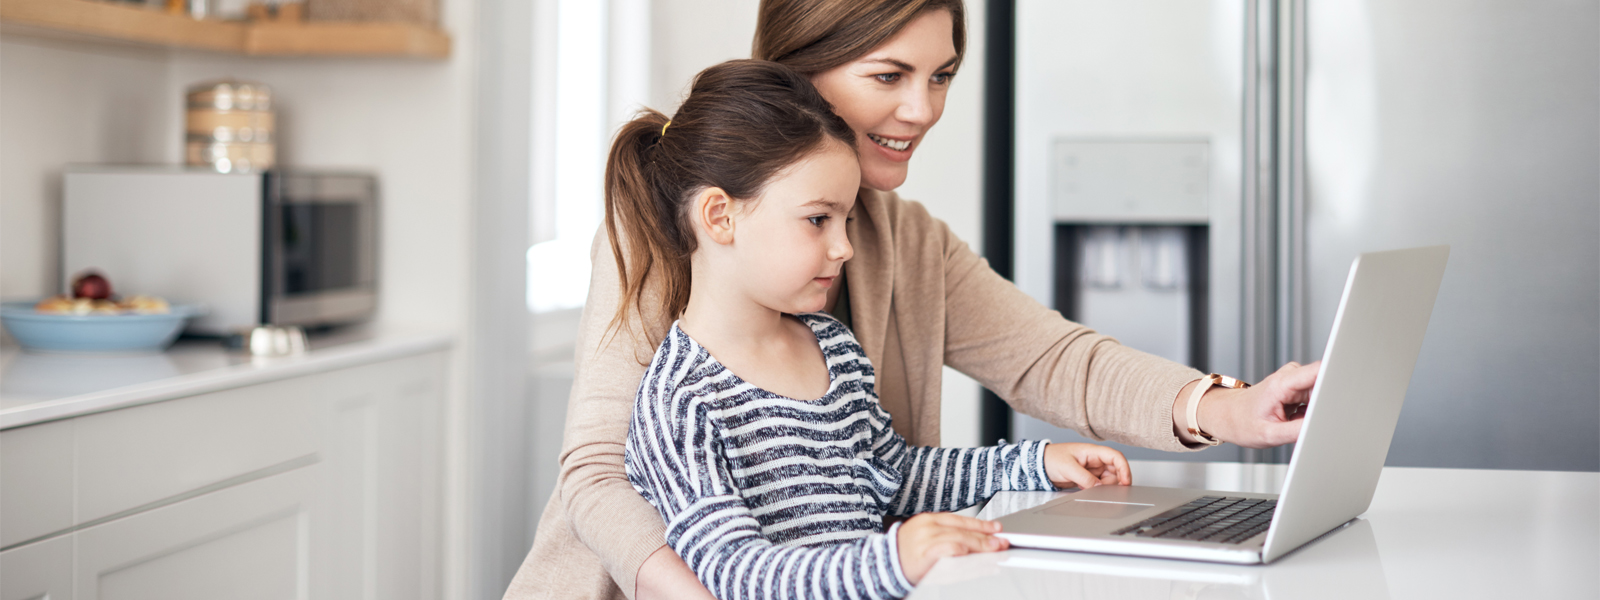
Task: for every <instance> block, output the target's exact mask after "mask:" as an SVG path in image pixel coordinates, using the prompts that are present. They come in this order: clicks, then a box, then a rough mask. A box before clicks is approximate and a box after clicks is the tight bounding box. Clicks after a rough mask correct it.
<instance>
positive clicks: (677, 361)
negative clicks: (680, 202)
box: [623, 313, 1055, 600]
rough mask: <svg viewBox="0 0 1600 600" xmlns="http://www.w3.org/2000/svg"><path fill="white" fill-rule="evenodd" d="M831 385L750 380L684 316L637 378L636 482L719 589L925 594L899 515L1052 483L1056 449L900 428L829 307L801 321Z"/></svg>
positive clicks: (768, 593) (675, 543)
mask: <svg viewBox="0 0 1600 600" xmlns="http://www.w3.org/2000/svg"><path fill="white" fill-rule="evenodd" d="M799 318H800V319H801V320H802V321H804V322H805V324H806V325H808V326H810V328H811V331H812V332H813V333H814V334H815V335H816V337H817V343H818V345H819V346H821V348H822V354H823V356H824V357H825V359H826V361H827V364H828V379H829V384H828V392H827V393H826V394H824V395H823V396H822V397H821V398H819V399H816V400H795V399H792V398H786V397H784V396H779V395H777V394H774V393H772V392H768V391H766V390H763V389H761V388H758V387H755V386H753V385H750V384H749V383H747V382H745V381H744V380H742V379H740V378H739V376H737V375H735V374H733V372H732V371H729V370H728V369H727V368H726V367H724V366H722V364H721V363H719V362H717V359H715V358H713V357H712V356H711V354H710V353H709V352H707V351H706V349H705V348H703V347H701V346H700V345H699V344H698V343H696V342H695V341H694V340H693V339H692V338H690V337H689V336H688V335H687V334H685V333H684V332H683V330H682V329H679V328H678V326H677V324H673V327H672V331H670V332H669V333H668V334H667V337H666V339H665V340H663V341H662V342H661V347H660V348H659V349H657V350H656V354H655V357H654V358H653V359H652V360H651V364H650V366H649V368H648V369H647V370H646V371H645V375H644V379H643V380H641V381H640V383H639V393H638V398H637V401H636V404H635V405H634V412H633V421H632V422H631V423H630V424H629V428H628V443H627V449H626V453H625V456H624V461H623V462H624V464H625V465H626V467H627V471H628V480H629V481H630V482H632V484H633V487H634V489H636V490H638V491H639V493H640V494H641V495H643V496H644V498H645V499H646V500H649V501H650V503H651V504H653V505H655V507H656V509H658V510H659V511H660V512H661V516H662V518H663V519H664V520H665V521H666V525H667V535H666V537H667V543H668V544H670V545H671V546H672V549H673V550H675V551H677V553H678V556H680V557H682V558H683V560H684V561H685V562H687V563H688V565H689V567H690V568H691V569H693V570H694V572H695V574H696V575H697V576H698V577H699V579H700V581H701V582H702V583H704V584H705V585H706V587H707V589H709V590H710V591H711V593H712V594H714V595H716V596H717V597H718V598H722V599H724V600H728V599H732V598H874V599H876V598H893V597H899V596H904V595H905V594H907V593H908V592H910V590H911V583H910V582H909V581H907V580H906V577H905V573H904V572H903V571H901V569H900V559H899V556H898V554H897V549H896V544H895V533H896V532H897V530H898V527H899V525H898V524H896V525H895V526H894V527H891V528H890V529H889V531H887V532H883V517H884V516H885V515H895V516H910V515H913V514H916V513H920V512H929V511H952V510H959V509H961V508H965V507H967V506H971V505H974V504H977V503H978V502H980V501H983V500H985V499H987V498H988V497H989V496H991V495H993V494H994V493H995V492H998V491H1005V490H1053V489H1055V486H1054V485H1053V484H1051V483H1050V479H1049V476H1048V475H1047V474H1046V473H1045V466H1044V449H1045V445H1046V444H1045V443H1044V442H1022V443H1020V444H1006V445H1001V446H995V447H988V448H932V447H910V446H907V445H906V442H905V439H904V438H902V437H900V435H899V434H896V433H895V432H894V430H893V429H892V428H891V427H890V426H889V415H888V413H886V412H884V410H883V408H882V407H880V406H879V405H878V397H877V394H876V392H875V391H874V390H873V372H872V364H871V363H870V362H868V361H867V358H866V356H865V354H864V353H863V352H862V350H861V347H860V346H859V345H858V344H857V343H856V340H855V336H853V335H851V333H850V331H849V330H848V329H846V328H845V327H844V325H842V324H840V323H839V322H838V321H837V320H834V319H833V317H830V316H828V315H826V314H823V313H814V314H808V315H800V316H799Z"/></svg>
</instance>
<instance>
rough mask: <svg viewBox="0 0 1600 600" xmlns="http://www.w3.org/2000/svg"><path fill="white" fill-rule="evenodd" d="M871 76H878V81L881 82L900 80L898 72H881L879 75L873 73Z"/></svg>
mask: <svg viewBox="0 0 1600 600" xmlns="http://www.w3.org/2000/svg"><path fill="white" fill-rule="evenodd" d="M873 77H876V78H878V81H880V82H883V83H894V82H896V81H900V74H899V73H883V74H881V75H873Z"/></svg>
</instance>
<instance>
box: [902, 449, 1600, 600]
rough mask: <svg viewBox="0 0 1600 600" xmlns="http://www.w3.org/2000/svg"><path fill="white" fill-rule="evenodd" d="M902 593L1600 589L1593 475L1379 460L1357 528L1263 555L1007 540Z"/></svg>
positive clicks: (1183, 470) (1276, 471)
mask: <svg viewBox="0 0 1600 600" xmlns="http://www.w3.org/2000/svg"><path fill="white" fill-rule="evenodd" d="M1284 468H1285V467H1283V466H1282V465H1248V466H1247V465H1238V464H1230V463H1210V464H1206V463H1176V462H1160V461H1135V462H1134V463H1133V472H1134V476H1135V481H1136V482H1138V483H1140V484H1142V485H1158V486H1170V487H1198V488H1203V489H1214V490H1219V491H1252V492H1270V493H1275V492H1277V491H1278V490H1279V488H1280V487H1281V482H1282V473H1283V471H1284ZM1067 493H1069V492H1030V493H1020V494H1001V495H997V496H996V498H995V500H993V501H991V502H990V504H989V505H988V506H985V507H984V510H983V512H982V513H980V515H979V516H981V517H983V518H995V517H998V516H1000V515H1003V514H1007V513H1010V512H1015V511H1017V510H1022V509H1024V508H1029V507H1032V506H1037V505H1038V504H1042V503H1043V502H1046V501H1048V500H1049V499H1051V498H1053V497H1057V496H1059V495H1062V494H1067ZM910 598H912V599H914V600H933V599H945V598H981V599H983V600H1006V599H1011V598H1028V599H1034V598H1051V599H1056V598H1061V599H1066V598H1108V599H1115V598H1128V599H1145V598H1149V599H1157V598H1159V599H1160V600H1168V599H1171V598H1263V599H1268V600H1283V599H1297V598H1362V599H1377V600H1382V599H1397V600H1398V599H1410V598H1453V599H1465V598H1600V473H1568V472H1551V471H1489V470H1472V469H1416V468H1401V467H1388V468H1385V469H1384V471H1383V475H1382V477H1381V478H1380V479H1379V481H1378V489H1377V492H1376V493H1375V494H1374V496H1373V499H1372V507H1371V508H1370V509H1369V510H1368V511H1367V512H1366V514H1364V515H1362V516H1361V517H1360V518H1359V519H1357V520H1356V522H1355V523H1354V524H1353V525H1351V526H1349V527H1346V528H1344V529H1342V530H1340V531H1337V532H1335V533H1333V534H1332V535H1328V536H1326V537H1324V538H1322V539H1320V540H1317V541H1314V542H1312V543H1310V544H1308V545H1306V546H1305V547H1302V548H1301V549H1299V550H1297V551H1295V552H1293V553H1291V554H1289V555H1287V556H1285V557H1283V558H1281V559H1279V560H1278V561H1276V562H1274V563H1272V564H1270V565H1266V566H1235V565H1222V564H1210V563H1201V562H1190V561H1180V560H1163V559H1148V558H1131V557H1119V556H1105V555H1096V554H1084V553H1074V552H1052V551H1046V550H1008V551H1006V552H998V553H992V554H977V555H970V556H963V557H958V558H947V559H944V560H942V561H940V562H939V564H937V565H935V566H934V568H933V570H932V571H931V572H929V574H928V576H927V577H926V578H925V579H924V580H923V582H922V585H921V586H919V587H918V588H917V589H916V591H914V592H913V593H912V594H911V596H910Z"/></svg>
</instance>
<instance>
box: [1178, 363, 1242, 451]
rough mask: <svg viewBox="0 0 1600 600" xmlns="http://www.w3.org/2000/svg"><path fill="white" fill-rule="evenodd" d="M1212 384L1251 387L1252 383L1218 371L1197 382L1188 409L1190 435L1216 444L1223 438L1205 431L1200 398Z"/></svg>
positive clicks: (1206, 443) (1205, 442) (1203, 442)
mask: <svg viewBox="0 0 1600 600" xmlns="http://www.w3.org/2000/svg"><path fill="white" fill-rule="evenodd" d="M1212 386H1218V387H1225V388H1231V389H1239V388H1247V387H1250V384H1248V383H1245V382H1243V381H1239V380H1238V379H1234V378H1232V377H1229V376H1227V375H1219V374H1216V373H1212V374H1210V375H1206V376H1205V377H1201V378H1200V381H1199V382H1198V383H1196V384H1195V386H1194V391H1193V392H1191V393H1190V395H1189V403H1188V404H1189V407H1188V411H1186V412H1187V414H1188V417H1189V420H1188V422H1189V435H1191V436H1194V439H1196V440H1199V441H1200V443H1202V444H1205V445H1207V446H1215V445H1217V444H1221V443H1222V440H1219V439H1217V438H1215V437H1212V436H1211V435H1210V434H1208V433H1206V432H1205V428H1204V427H1201V426H1200V399H1201V398H1204V397H1205V395H1206V392H1207V391H1209V390H1210V389H1211V388H1212Z"/></svg>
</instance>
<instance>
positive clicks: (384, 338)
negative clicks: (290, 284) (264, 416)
mask: <svg viewBox="0 0 1600 600" xmlns="http://www.w3.org/2000/svg"><path fill="white" fill-rule="evenodd" d="M450 344H451V338H450V336H448V335H444V334H438V333H417V332H397V331H375V330H370V329H365V330H351V331H345V332H341V333H338V334H335V335H331V336H312V337H311V339H310V347H311V349H310V351H308V352H306V353H305V354H303V355H300V356H292V357H282V358H270V359H263V358H252V357H251V356H250V355H248V354H245V353H243V352H240V351H229V350H226V349H224V348H223V347H222V344H221V343H220V342H218V341H215V340H180V341H179V342H178V343H176V344H174V345H173V346H172V347H171V348H168V349H167V351H166V352H161V353H156V354H127V355H93V354H56V353H35V352H28V351H23V350H20V349H18V348H16V347H6V348H4V349H0V429H10V428H13V427H21V426H24V425H32V424H35V423H42V422H45V421H53V420H57V419H65V418H70V417H76V416H79V415H86V414H90V413H96V412H101V411H107V410H114V409H118V408H124V407H128V406H136V405H139V404H146V403H150V402H159V401H162V400H170V399H173V398H181V397H184V396H191V395H194V394H201V393H206V392H213V391H217V390H223V389H228V388H234V387H240V386H245V385H252V384H256V383H262V382H266V381H273V380H277V379H284V378H288V377H296V376H300V375H308V374H312V373H318V372H322V371H328V370H332V369H339V368H344V367H350V366H355V365H360V364H365V363H371V362H377V361H381V360H387V359H391V358H399V357H402V356H409V355H414V354H421V353H425V352H431V351H436V350H443V349H445V348H449V347H450Z"/></svg>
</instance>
